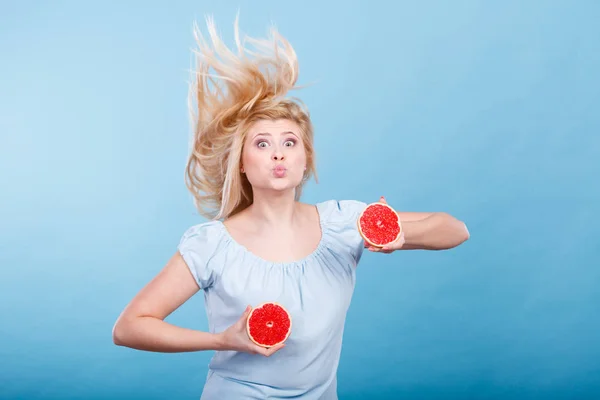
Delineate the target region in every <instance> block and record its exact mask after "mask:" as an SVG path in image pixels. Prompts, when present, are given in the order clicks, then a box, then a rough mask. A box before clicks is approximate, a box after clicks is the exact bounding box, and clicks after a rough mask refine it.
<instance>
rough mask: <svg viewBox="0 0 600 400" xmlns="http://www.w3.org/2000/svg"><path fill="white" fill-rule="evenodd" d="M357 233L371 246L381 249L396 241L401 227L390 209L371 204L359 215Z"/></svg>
mask: <svg viewBox="0 0 600 400" xmlns="http://www.w3.org/2000/svg"><path fill="white" fill-rule="evenodd" d="M358 231H359V232H360V235H361V236H362V237H363V239H364V240H365V241H366V242H367V243H369V244H370V245H371V246H375V247H383V246H385V245H386V244H389V243H392V242H394V241H396V240H397V239H398V237H399V236H400V234H401V233H402V225H401V223H400V218H398V214H397V213H396V211H395V210H394V209H393V208H392V207H390V206H389V205H387V204H385V203H372V204H369V205H367V207H366V208H365V209H364V210H363V212H362V213H361V214H360V217H359V218H358Z"/></svg>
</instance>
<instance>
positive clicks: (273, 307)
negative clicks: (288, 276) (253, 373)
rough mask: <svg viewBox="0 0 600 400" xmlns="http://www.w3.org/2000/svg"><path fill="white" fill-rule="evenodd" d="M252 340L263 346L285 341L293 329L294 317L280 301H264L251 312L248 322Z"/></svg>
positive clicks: (247, 325)
mask: <svg viewBox="0 0 600 400" xmlns="http://www.w3.org/2000/svg"><path fill="white" fill-rule="evenodd" d="M246 330H247V331H248V336H249V337H250V340H252V341H253V342H254V343H256V344H257V345H259V346H262V347H273V346H275V345H278V344H280V343H283V342H284V341H285V340H286V339H287V338H288V336H289V335H290V332H291V331H292V318H291V317H290V314H289V313H288V311H287V310H286V309H285V308H284V307H283V306H282V305H281V304H278V303H273V302H270V303H263V304H261V305H259V306H256V307H255V308H254V309H252V311H251V312H250V315H249V316H248V320H247V322H246Z"/></svg>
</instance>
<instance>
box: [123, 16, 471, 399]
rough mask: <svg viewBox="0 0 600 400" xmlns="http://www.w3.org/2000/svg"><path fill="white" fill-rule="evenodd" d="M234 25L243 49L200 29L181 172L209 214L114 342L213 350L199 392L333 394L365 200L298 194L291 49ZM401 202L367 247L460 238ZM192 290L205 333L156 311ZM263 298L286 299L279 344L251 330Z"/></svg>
mask: <svg viewBox="0 0 600 400" xmlns="http://www.w3.org/2000/svg"><path fill="white" fill-rule="evenodd" d="M235 26H236V39H237V40H236V43H237V45H238V50H239V51H238V53H237V54H235V53H233V52H231V51H230V50H229V49H227V48H226V47H225V45H224V44H223V42H222V41H221V40H220V39H219V37H218V35H217V34H216V30H215V28H214V24H213V22H212V20H208V28H209V33H210V37H211V44H212V47H211V46H209V43H208V42H207V41H205V40H204V38H202V36H201V35H200V34H197V36H196V39H197V41H198V44H199V49H198V55H199V65H198V68H197V71H196V74H195V84H194V85H193V86H192V90H191V93H192V95H193V97H194V98H195V100H196V102H197V105H196V106H197V107H196V109H197V113H195V118H194V120H195V132H194V141H193V150H192V152H191V154H190V157H189V162H188V165H187V169H186V178H187V180H186V181H187V185H188V188H189V189H190V190H191V192H192V193H193V195H194V197H195V203H196V205H197V207H198V209H199V211H200V212H201V213H202V214H203V215H204V216H206V217H207V218H208V219H209V222H206V223H201V224H198V225H195V226H192V227H191V228H189V230H187V232H185V233H184V235H183V237H182V238H181V242H180V244H179V247H178V249H177V251H176V252H175V254H174V255H173V256H172V258H171V259H170V260H169V262H168V263H167V265H166V266H165V267H164V269H163V270H162V271H161V272H160V273H159V274H158V275H157V276H156V277H155V278H154V279H153V280H152V281H151V282H149V283H148V285H147V286H146V287H144V288H143V289H142V290H141V291H140V292H139V293H138V294H137V295H136V296H135V298H134V299H133V300H132V301H131V303H130V304H129V305H127V307H126V308H125V310H124V311H123V313H122V314H121V315H120V316H119V318H118V320H117V322H116V324H115V326H114V330H113V337H114V342H115V343H116V344H118V345H122V346H128V347H131V348H135V349H141V350H146V351H156V352H188V351H201V350H214V351H215V355H214V357H213V359H212V360H211V362H210V366H209V374H208V377H207V381H206V384H205V387H204V391H203V393H202V398H203V399H245V398H288V397H294V398H302V399H336V398H337V394H336V387H337V382H336V370H337V366H338V360H339V357H340V349H341V343H342V333H343V327H344V321H345V317H346V311H347V309H348V306H349V304H350V299H351V297H352V293H353V289H354V283H355V269H356V266H357V264H358V262H359V260H360V258H361V254H362V251H363V249H364V248H365V245H364V242H363V240H362V238H361V236H360V234H359V233H358V231H357V228H356V220H357V217H358V215H359V214H360V212H361V210H362V209H363V208H364V207H365V203H363V202H361V201H356V200H344V201H335V200H329V201H325V202H322V203H318V204H316V205H309V204H305V203H302V202H300V201H299V198H300V194H301V189H302V187H303V185H304V183H305V182H306V181H307V180H308V179H309V178H310V177H311V176H314V175H315V157H314V150H313V127H312V125H311V121H310V118H309V114H308V112H307V111H306V110H305V109H304V108H303V107H302V106H301V105H300V103H299V102H298V101H294V100H293V99H289V98H286V97H285V96H286V94H287V93H288V91H289V90H291V89H292V88H294V87H295V84H296V80H297V77H298V63H297V60H296V55H295V53H294V50H293V48H292V47H291V46H290V44H289V43H288V42H287V41H286V40H285V39H284V38H282V37H281V36H279V35H278V34H277V32H276V31H274V30H273V31H272V34H273V37H272V38H269V39H267V40H255V39H250V38H247V39H246V40H247V41H249V42H251V43H253V44H254V45H255V47H256V48H257V49H258V51H257V52H256V53H254V57H253V58H248V54H249V52H248V51H247V50H245V49H244V46H243V43H241V42H240V40H239V35H238V33H237V20H236V24H235ZM196 32H197V30H196ZM210 68H212V69H213V70H214V71H215V73H211V72H209V69H210ZM382 201H384V200H383V199H382ZM398 214H399V217H400V219H401V221H402V226H403V230H404V235H403V236H402V237H401V238H400V239H399V240H398V241H397V242H395V243H394V244H393V245H390V246H388V247H386V248H383V249H377V248H372V247H367V248H368V249H369V250H371V251H381V252H384V253H391V252H393V251H396V250H401V249H447V248H451V247H455V246H457V245H459V244H460V243H462V242H463V241H465V240H466V239H467V238H468V232H467V230H466V226H465V225H464V224H463V223H462V222H461V221H459V220H457V219H455V218H453V217H452V216H450V215H448V214H446V213H416V212H412V213H411V212H399V213H398ZM199 290H202V291H203V292H204V297H205V303H206V308H207V314H208V321H209V328H210V329H209V332H199V331H195V330H191V329H186V328H181V327H177V326H173V325H172V324H169V323H167V322H165V321H164V319H165V318H166V317H167V316H168V315H169V314H171V313H172V312H173V311H174V310H176V309H177V308H178V307H179V306H180V305H182V304H183V303H184V302H185V301H187V300H188V299H189V298H190V297H191V296H192V295H194V294H195V293H196V292H198V291H199ZM270 301H275V302H278V303H280V304H282V305H284V306H285V307H286V309H287V310H288V311H289V313H290V315H291V317H292V321H293V328H292V332H291V334H290V336H289V338H288V339H287V341H286V342H285V343H284V344H282V345H278V346H275V347H272V348H268V349H266V348H263V347H259V346H258V345H256V344H254V343H253V342H252V341H251V340H250V339H249V337H248V335H247V333H246V319H247V317H248V315H249V313H250V311H251V308H252V306H253V305H257V304H259V303H263V302H270Z"/></svg>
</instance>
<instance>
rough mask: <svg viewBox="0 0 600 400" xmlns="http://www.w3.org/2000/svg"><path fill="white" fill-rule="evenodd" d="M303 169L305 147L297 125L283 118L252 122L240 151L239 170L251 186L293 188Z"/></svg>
mask: <svg viewBox="0 0 600 400" xmlns="http://www.w3.org/2000/svg"><path fill="white" fill-rule="evenodd" d="M305 169H306V151H305V149H304V142H303V141H302V135H301V132H300V128H299V127H298V125H297V124H296V123H295V122H293V121H290V120H287V119H278V120H274V121H271V120H259V121H257V122H256V123H254V124H253V125H252V126H251V127H250V130H249V131H248V134H247V135H246V140H245V143H244V149H243V151H242V171H243V173H245V174H246V177H247V178H248V180H249V181H250V184H251V185H252V187H253V190H257V189H258V190H260V189H264V190H277V191H282V190H288V189H294V188H295V187H297V186H298V185H299V184H300V183H301V182H302V178H303V176H304V171H305Z"/></svg>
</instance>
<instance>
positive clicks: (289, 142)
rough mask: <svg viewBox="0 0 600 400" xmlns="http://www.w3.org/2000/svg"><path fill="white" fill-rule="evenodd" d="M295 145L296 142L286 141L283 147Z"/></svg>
mask: <svg viewBox="0 0 600 400" xmlns="http://www.w3.org/2000/svg"><path fill="white" fill-rule="evenodd" d="M295 144H296V142H294V141H293V140H288V141H287V142H285V143H284V146H287V147H291V146H293V145H295Z"/></svg>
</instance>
